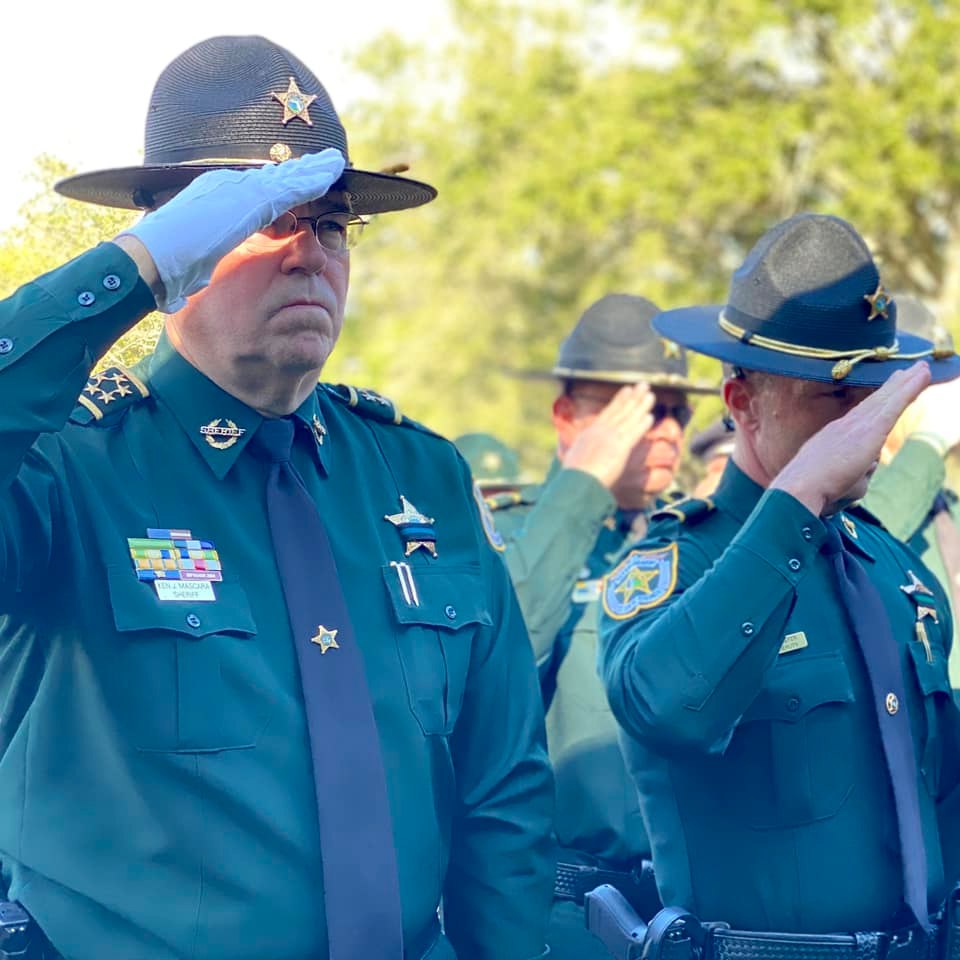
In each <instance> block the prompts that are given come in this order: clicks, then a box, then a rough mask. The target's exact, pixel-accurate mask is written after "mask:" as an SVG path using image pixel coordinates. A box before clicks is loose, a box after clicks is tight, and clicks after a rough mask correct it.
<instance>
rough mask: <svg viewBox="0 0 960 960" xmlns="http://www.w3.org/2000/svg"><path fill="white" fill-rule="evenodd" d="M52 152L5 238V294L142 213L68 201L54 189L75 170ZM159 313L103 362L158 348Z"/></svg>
mask: <svg viewBox="0 0 960 960" xmlns="http://www.w3.org/2000/svg"><path fill="white" fill-rule="evenodd" d="M74 172H75V171H73V170H72V169H70V168H69V167H68V166H67V165H66V164H65V163H63V162H62V161H60V160H57V159H56V158H54V157H50V156H41V157H38V158H37V166H36V171H35V180H36V182H37V193H36V196H34V197H33V198H32V199H30V200H29V201H28V202H27V203H26V204H24V206H23V209H22V210H21V211H20V216H19V218H18V220H17V222H16V224H14V226H13V227H11V228H10V229H9V230H8V231H7V232H6V233H4V234H3V235H2V236H0V297H5V296H7V295H9V294H11V293H13V291H14V290H16V289H17V287H19V286H21V285H22V284H24V283H27V282H28V281H30V280H33V279H34V277H37V276H39V275H40V274H42V273H46V272H47V271H48V270H53V269H54V268H55V267H58V266H60V265H61V264H62V263H65V262H66V261H67V260H70V259H71V258H73V257H75V256H77V255H79V254H80V253H83V251H84V250H88V249H89V248H90V247H93V246H96V244H98V243H100V242H101V241H103V240H109V239H110V238H111V237H114V236H116V235H117V234H118V233H119V232H120V231H121V230H122V229H124V227H128V226H129V225H130V224H131V223H132V222H133V219H134V217H135V216H136V214H133V213H131V212H130V211H128V210H112V209H110V208H108V207H95V206H92V205H91V204H87V203H78V202H77V201H75V200H67V199H66V198H65V197H61V196H60V195H59V194H56V193H54V192H53V185H54V183H56V182H57V181H58V180H61V179H63V178H64V177H67V176H70V174H72V173H74ZM161 326H162V321H161V318H160V316H159V314H155V313H154V314H150V316H149V317H147V318H146V319H145V320H144V321H143V322H142V323H140V324H138V325H137V326H136V327H134V328H133V330H131V331H130V332H129V333H127V334H126V335H125V336H123V337H122V338H121V339H120V340H118V341H117V342H116V343H115V344H114V345H113V347H112V348H111V349H110V350H109V352H108V353H107V354H106V356H104V357H103V359H102V360H101V363H100V365H101V366H109V365H110V364H115V363H120V364H123V365H125V366H130V364H132V363H135V362H136V361H137V360H139V359H140V357H142V356H143V355H144V354H145V353H147V352H149V351H150V350H152V349H153V345H154V344H155V343H156V340H157V337H158V335H159V333H160V328H161Z"/></svg>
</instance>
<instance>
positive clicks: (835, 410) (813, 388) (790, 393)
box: [737, 373, 875, 501]
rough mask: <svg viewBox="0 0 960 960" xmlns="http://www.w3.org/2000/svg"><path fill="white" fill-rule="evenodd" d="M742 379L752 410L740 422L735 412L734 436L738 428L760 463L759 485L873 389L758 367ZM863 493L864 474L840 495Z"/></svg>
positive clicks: (852, 496)
mask: <svg viewBox="0 0 960 960" xmlns="http://www.w3.org/2000/svg"><path fill="white" fill-rule="evenodd" d="M745 385H746V387H747V388H748V390H749V391H750V394H751V405H750V407H751V415H750V419H748V420H747V421H746V422H744V423H741V418H739V417H737V436H738V442H739V439H740V436H741V431H742V432H743V439H744V440H745V441H746V442H747V443H748V444H749V445H750V446H751V447H752V455H753V457H754V458H755V460H756V462H757V463H758V464H759V465H760V467H761V468H762V472H763V475H764V480H765V481H766V482H765V484H764V485H768V484H769V483H770V482H771V481H772V480H773V478H774V477H776V476H777V474H778V473H780V471H781V470H782V469H783V468H784V467H785V466H786V465H787V464H788V463H789V462H790V461H791V460H792V459H793V458H794V456H795V455H796V453H797V451H798V450H799V449H800V447H802V446H803V444H804V443H805V442H806V441H807V440H809V439H810V437H812V436H813V435H814V434H815V433H817V431H819V430H820V429H821V428H822V427H824V426H826V425H827V424H828V423H830V422H831V421H832V420H836V419H837V418H838V417H842V416H843V415H844V414H845V413H847V412H848V411H849V410H850V409H851V408H853V407H855V406H856V405H857V404H858V403H859V402H860V401H861V400H863V399H865V398H866V397H868V396H869V395H870V394H871V393H873V391H874V389H875V388H873V387H845V386H843V385H842V384H839V383H818V382H815V381H812V380H795V379H792V378H789V377H778V376H773V375H771V374H757V373H747V375H746V381H745ZM738 462H739V461H738ZM861 486H862V489H860V487H861ZM864 493H866V481H865V480H864V481H863V482H862V484H859V485H858V487H857V489H854V490H851V491H849V494H848V495H847V496H846V497H845V499H846V500H849V501H852V500H859V499H860V498H861V497H862V496H863V495H864Z"/></svg>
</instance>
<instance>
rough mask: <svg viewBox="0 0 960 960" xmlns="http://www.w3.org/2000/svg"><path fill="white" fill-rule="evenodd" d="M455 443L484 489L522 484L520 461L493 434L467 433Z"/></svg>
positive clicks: (456, 439)
mask: <svg viewBox="0 0 960 960" xmlns="http://www.w3.org/2000/svg"><path fill="white" fill-rule="evenodd" d="M453 443H454V445H455V446H456V448H457V449H458V450H459V451H460V453H461V454H462V456H463V458H464V460H466V461H467V463H468V464H469V465H470V472H471V473H472V474H473V479H474V480H476V482H477V483H478V484H479V485H480V486H481V487H483V486H490V485H493V484H511V483H518V482H519V481H520V458H519V457H518V456H517V454H516V453H515V452H514V451H513V450H511V449H510V447H508V446H507V445H506V444H505V443H504V442H503V441H502V440H500V439H499V438H498V437H495V436H494V435H493V434H492V433H464V434H461V435H460V436H459V437H456V438H455V439H454V441H453Z"/></svg>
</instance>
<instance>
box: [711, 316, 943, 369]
mask: <svg viewBox="0 0 960 960" xmlns="http://www.w3.org/2000/svg"><path fill="white" fill-rule="evenodd" d="M717 323H718V325H719V326H720V329H721V330H723V332H724V333H728V334H730V336H731V337H736V338H737V340H739V341H741V343H745V344H750V345H753V346H757V347H763V348H764V349H765V350H775V351H777V353H787V354H790V356H793V357H805V358H807V359H810V360H836V361H837V362H836V363H835V364H834V365H833V369H832V370H831V371H830V376H831V377H833V379H834V380H842V379H843V378H844V377H845V376H846V375H847V374H848V373H849V372H850V371H851V370H852V369H853V368H854V367H855V366H856V365H857V364H858V363H860V361H861V360H922V359H923V358H924V357H933V359H934V360H945V359H946V358H947V357H952V356H953V355H954V352H955V351H954V349H953V347H952V346H951V347H947V346H937V345H936V344H934V345H932V346H931V348H930V349H929V350H923V351H921V352H919V353H901V352H900V344H899V343H898V342H897V341H896V340H894V341H893V344H892V345H891V346H889V347H866V348H864V349H861V350H826V349H824V348H822V347H804V346H801V345H800V344H796V343H787V342H786V341H785V340H774V339H773V338H772V337H764V336H761V335H760V334H757V333H753V332H751V331H750V330H746V329H744V328H743V327H738V326H737V325H736V324H735V323H731V321H730V320H728V319H727V317H726V315H725V313H724V311H722V310H721V311H720V316H719V317H718V318H717Z"/></svg>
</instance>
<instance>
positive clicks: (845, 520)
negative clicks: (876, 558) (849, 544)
mask: <svg viewBox="0 0 960 960" xmlns="http://www.w3.org/2000/svg"><path fill="white" fill-rule="evenodd" d="M840 522H841V523H842V524H843V529H844V530H846V531H847V533H849V534H850V536H851V537H853V539H854V540H857V539H859V537H858V535H857V525H856V524H855V523H854V522H853V521H852V520H851V519H850V518H849V517H848V516H846V514H842V515H841V517H840Z"/></svg>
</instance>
